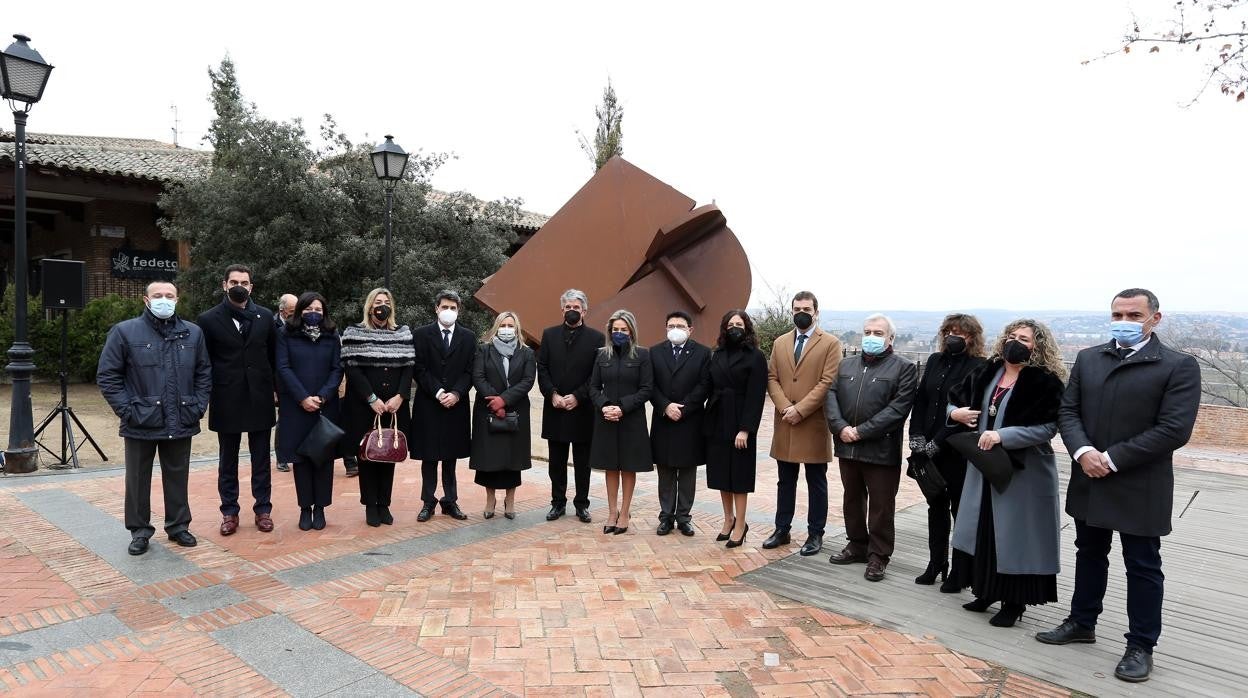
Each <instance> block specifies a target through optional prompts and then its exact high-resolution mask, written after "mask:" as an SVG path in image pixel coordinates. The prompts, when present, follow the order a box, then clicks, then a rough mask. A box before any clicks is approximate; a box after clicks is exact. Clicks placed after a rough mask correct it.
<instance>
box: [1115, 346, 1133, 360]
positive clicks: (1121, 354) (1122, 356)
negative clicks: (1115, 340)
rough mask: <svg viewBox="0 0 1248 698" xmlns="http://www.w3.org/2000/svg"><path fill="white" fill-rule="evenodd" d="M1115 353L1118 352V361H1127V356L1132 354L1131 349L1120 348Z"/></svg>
mask: <svg viewBox="0 0 1248 698" xmlns="http://www.w3.org/2000/svg"><path fill="white" fill-rule="evenodd" d="M1114 351H1116V352H1118V360H1119V361H1125V360H1126V358H1127V355H1129V354H1130V353H1131V347H1118V348H1117V349H1115V350H1114Z"/></svg>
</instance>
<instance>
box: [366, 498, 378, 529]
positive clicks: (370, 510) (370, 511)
mask: <svg viewBox="0 0 1248 698" xmlns="http://www.w3.org/2000/svg"><path fill="white" fill-rule="evenodd" d="M364 523H366V524H368V525H369V526H372V527H373V528H376V527H378V526H380V525H381V515H380V514H378V512H377V505H376V504H365V505H364Z"/></svg>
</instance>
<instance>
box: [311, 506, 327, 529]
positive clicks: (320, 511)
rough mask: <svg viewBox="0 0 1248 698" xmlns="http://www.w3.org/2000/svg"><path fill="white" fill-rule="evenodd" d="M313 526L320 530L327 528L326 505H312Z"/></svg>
mask: <svg viewBox="0 0 1248 698" xmlns="http://www.w3.org/2000/svg"><path fill="white" fill-rule="evenodd" d="M312 528H314V529H316V530H318V531H319V530H321V529H323V528H325V507H312Z"/></svg>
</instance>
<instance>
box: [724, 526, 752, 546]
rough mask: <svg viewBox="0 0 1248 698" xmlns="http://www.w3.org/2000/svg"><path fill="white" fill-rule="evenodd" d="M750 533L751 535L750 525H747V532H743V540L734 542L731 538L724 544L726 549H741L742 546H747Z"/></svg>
mask: <svg viewBox="0 0 1248 698" xmlns="http://www.w3.org/2000/svg"><path fill="white" fill-rule="evenodd" d="M749 533H750V525H749V524H748V523H747V524H746V525H745V530H744V531H742V532H741V540H733V539H731V538H729V539H728V542H727V543H725V544H724V547H725V548H740V547H741V546H742V545H744V544H745V537H746V536H747V535H748V534H749Z"/></svg>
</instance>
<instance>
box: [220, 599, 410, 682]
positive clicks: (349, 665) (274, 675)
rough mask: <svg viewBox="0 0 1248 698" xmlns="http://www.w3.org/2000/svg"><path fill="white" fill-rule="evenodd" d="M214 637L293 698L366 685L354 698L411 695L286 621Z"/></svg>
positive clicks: (261, 621) (269, 620) (260, 621)
mask: <svg viewBox="0 0 1248 698" xmlns="http://www.w3.org/2000/svg"><path fill="white" fill-rule="evenodd" d="M212 637H213V638H214V639H215V640H216V641H217V642H219V643H221V645H222V646H224V647H225V648H226V649H228V650H230V651H231V652H233V653H234V654H236V655H238V657H239V658H240V659H242V660H243V661H244V662H247V664H249V665H251V667H252V668H253V669H255V670H256V671H257V672H259V673H260V674H262V675H263V676H264V677H265V678H267V679H269V680H270V681H272V682H273V683H274V684H275V685H277V686H281V687H282V690H284V691H286V692H287V693H289V694H290V695H292V696H297V697H298V696H323V695H330V694H334V693H335V692H336V691H342V690H343V689H346V688H347V687H349V686H352V685H355V684H360V682H363V681H367V682H368V683H367V684H366V685H365V686H366V689H367V690H366V691H365V692H355V693H352V694H351V695H357V696H358V695H387V696H389V695H411V693H410V692H408V691H407V689H405V688H404V687H403V686H402V685H400V684H398V683H395V682H394V681H392V680H390V679H389V678H387V677H386V676H385V675H383V674H381V673H379V672H378V671H377V670H376V669H374V668H373V667H371V666H369V665H367V664H365V663H364V662H361V661H360V660H358V659H356V658H355V657H352V656H351V655H349V654H347V653H346V652H343V651H342V650H340V649H338V648H337V647H334V646H333V645H331V644H329V643H328V642H326V641H324V640H322V639H321V638H319V637H317V636H316V635H314V634H312V633H310V632H308V631H307V630H304V629H303V628H301V627H300V626H299V625H298V624H297V623H295V622H294V621H292V620H290V619H288V618H286V617H285V616H276V615H274V616H265V617H264V618H257V619H256V620H249V621H247V622H245V623H240V624H238V625H234V626H231V627H228V628H224V629H222V630H218V631H216V632H213V633H212ZM341 695H346V694H341Z"/></svg>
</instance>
